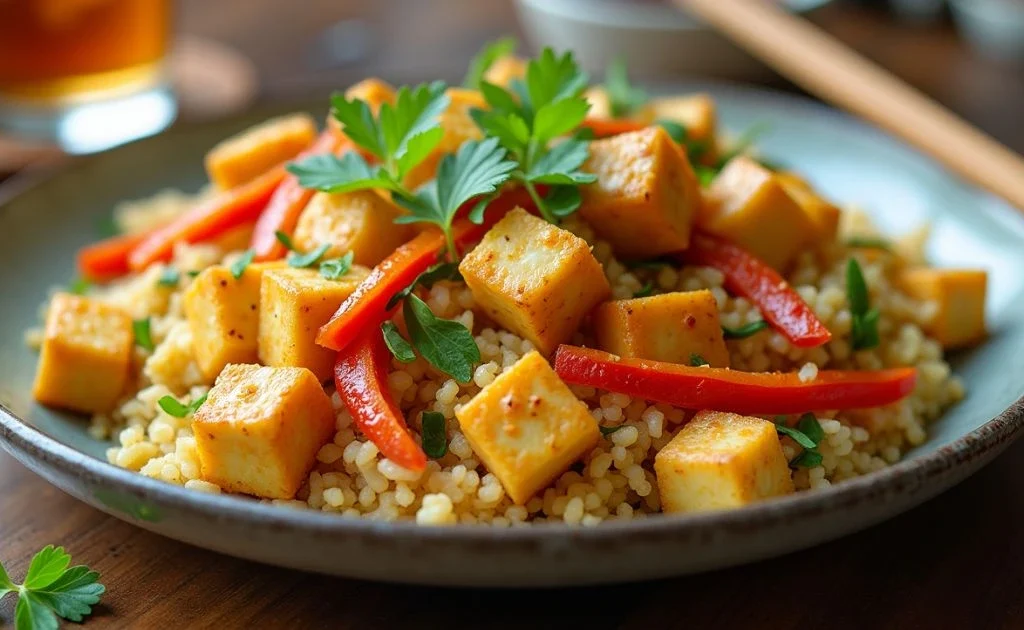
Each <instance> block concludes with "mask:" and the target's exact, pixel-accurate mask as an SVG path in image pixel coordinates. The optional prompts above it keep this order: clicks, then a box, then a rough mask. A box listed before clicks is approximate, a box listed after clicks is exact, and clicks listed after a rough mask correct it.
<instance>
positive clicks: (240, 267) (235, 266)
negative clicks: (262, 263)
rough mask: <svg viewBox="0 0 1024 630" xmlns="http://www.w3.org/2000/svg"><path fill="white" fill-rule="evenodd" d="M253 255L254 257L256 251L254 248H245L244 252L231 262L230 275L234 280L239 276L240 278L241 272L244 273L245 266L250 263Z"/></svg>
mask: <svg viewBox="0 0 1024 630" xmlns="http://www.w3.org/2000/svg"><path fill="white" fill-rule="evenodd" d="M255 257H256V252H255V251H254V250H251V249H247V250H245V253H244V254H242V256H241V257H240V258H239V259H238V260H236V261H235V262H233V263H231V276H232V277H233V278H234V279H235V280H238V279H239V278H241V277H242V274H244V273H245V269H246V267H248V266H249V265H251V264H252V260H253V258H255Z"/></svg>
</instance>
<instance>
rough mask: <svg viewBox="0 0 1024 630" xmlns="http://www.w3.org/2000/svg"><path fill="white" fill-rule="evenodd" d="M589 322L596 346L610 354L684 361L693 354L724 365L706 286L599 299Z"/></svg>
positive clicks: (726, 360)
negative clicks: (590, 322)
mask: <svg viewBox="0 0 1024 630" xmlns="http://www.w3.org/2000/svg"><path fill="white" fill-rule="evenodd" d="M593 326H594V332H595V334H596V335H597V343H598V346H600V348H601V349H602V350H606V351H608V352H611V353H612V354H617V355H619V356H622V357H636V358H640V359H651V360H654V361H667V362H668V363H682V364H685V365H690V364H691V362H692V361H691V359H692V358H693V356H694V355H697V356H699V357H701V358H702V359H704V360H705V361H706V362H707V363H708V364H710V365H711V366H712V367H729V350H728V349H727V348H726V347H725V339H724V338H723V337H722V326H721V324H720V323H719V321H718V303H717V302H716V301H715V297H714V296H713V295H712V294H711V291H708V290H706V289H704V290H701V291H685V292H678V293H664V294H661V295H654V296H651V297H643V298H634V299H632V300H616V301H614V302H605V303H604V304H602V305H600V306H598V307H597V308H596V309H594V315H593Z"/></svg>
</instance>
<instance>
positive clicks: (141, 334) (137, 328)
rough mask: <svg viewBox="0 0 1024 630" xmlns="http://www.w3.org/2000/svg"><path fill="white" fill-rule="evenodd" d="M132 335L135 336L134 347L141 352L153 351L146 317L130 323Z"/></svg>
mask: <svg viewBox="0 0 1024 630" xmlns="http://www.w3.org/2000/svg"><path fill="white" fill-rule="evenodd" d="M132 333H133V334H134V335H135V345H137V346H139V347H140V348H142V349H143V350H149V351H150V352H152V351H153V347H154V346H153V337H152V335H151V334H150V330H149V318H148V317H147V318H145V319H136V320H134V321H132Z"/></svg>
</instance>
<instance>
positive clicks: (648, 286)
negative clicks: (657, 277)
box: [633, 282, 654, 298]
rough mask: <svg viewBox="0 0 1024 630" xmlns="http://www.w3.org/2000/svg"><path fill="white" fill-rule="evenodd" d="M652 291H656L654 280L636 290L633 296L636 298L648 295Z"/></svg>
mask: <svg viewBox="0 0 1024 630" xmlns="http://www.w3.org/2000/svg"><path fill="white" fill-rule="evenodd" d="M652 293H654V283H653V282H648V283H647V284H645V285H644V286H642V287H640V290H639V291H636V292H634V293H633V297H635V298H642V297H648V296H650V295H651V294H652Z"/></svg>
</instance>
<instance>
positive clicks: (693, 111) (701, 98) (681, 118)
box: [643, 94, 718, 157]
mask: <svg viewBox="0 0 1024 630" xmlns="http://www.w3.org/2000/svg"><path fill="white" fill-rule="evenodd" d="M643 118H644V119H645V120H647V122H651V123H653V122H655V121H658V120H670V121H672V122H677V123H680V124H681V125H683V127H685V128H686V138H687V140H688V141H691V142H700V143H703V144H704V145H705V146H706V147H707V148H708V151H707V152H706V154H705V155H706V156H708V157H713V154H714V153H715V148H716V145H717V142H718V139H717V136H716V133H715V131H716V129H717V127H718V116H717V114H716V113H715V101H714V99H712V98H711V97H710V96H709V95H707V94H692V95H689V96H665V97H661V98H654V99H651V102H650V103H648V104H647V106H646V107H645V108H644V110H643Z"/></svg>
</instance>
